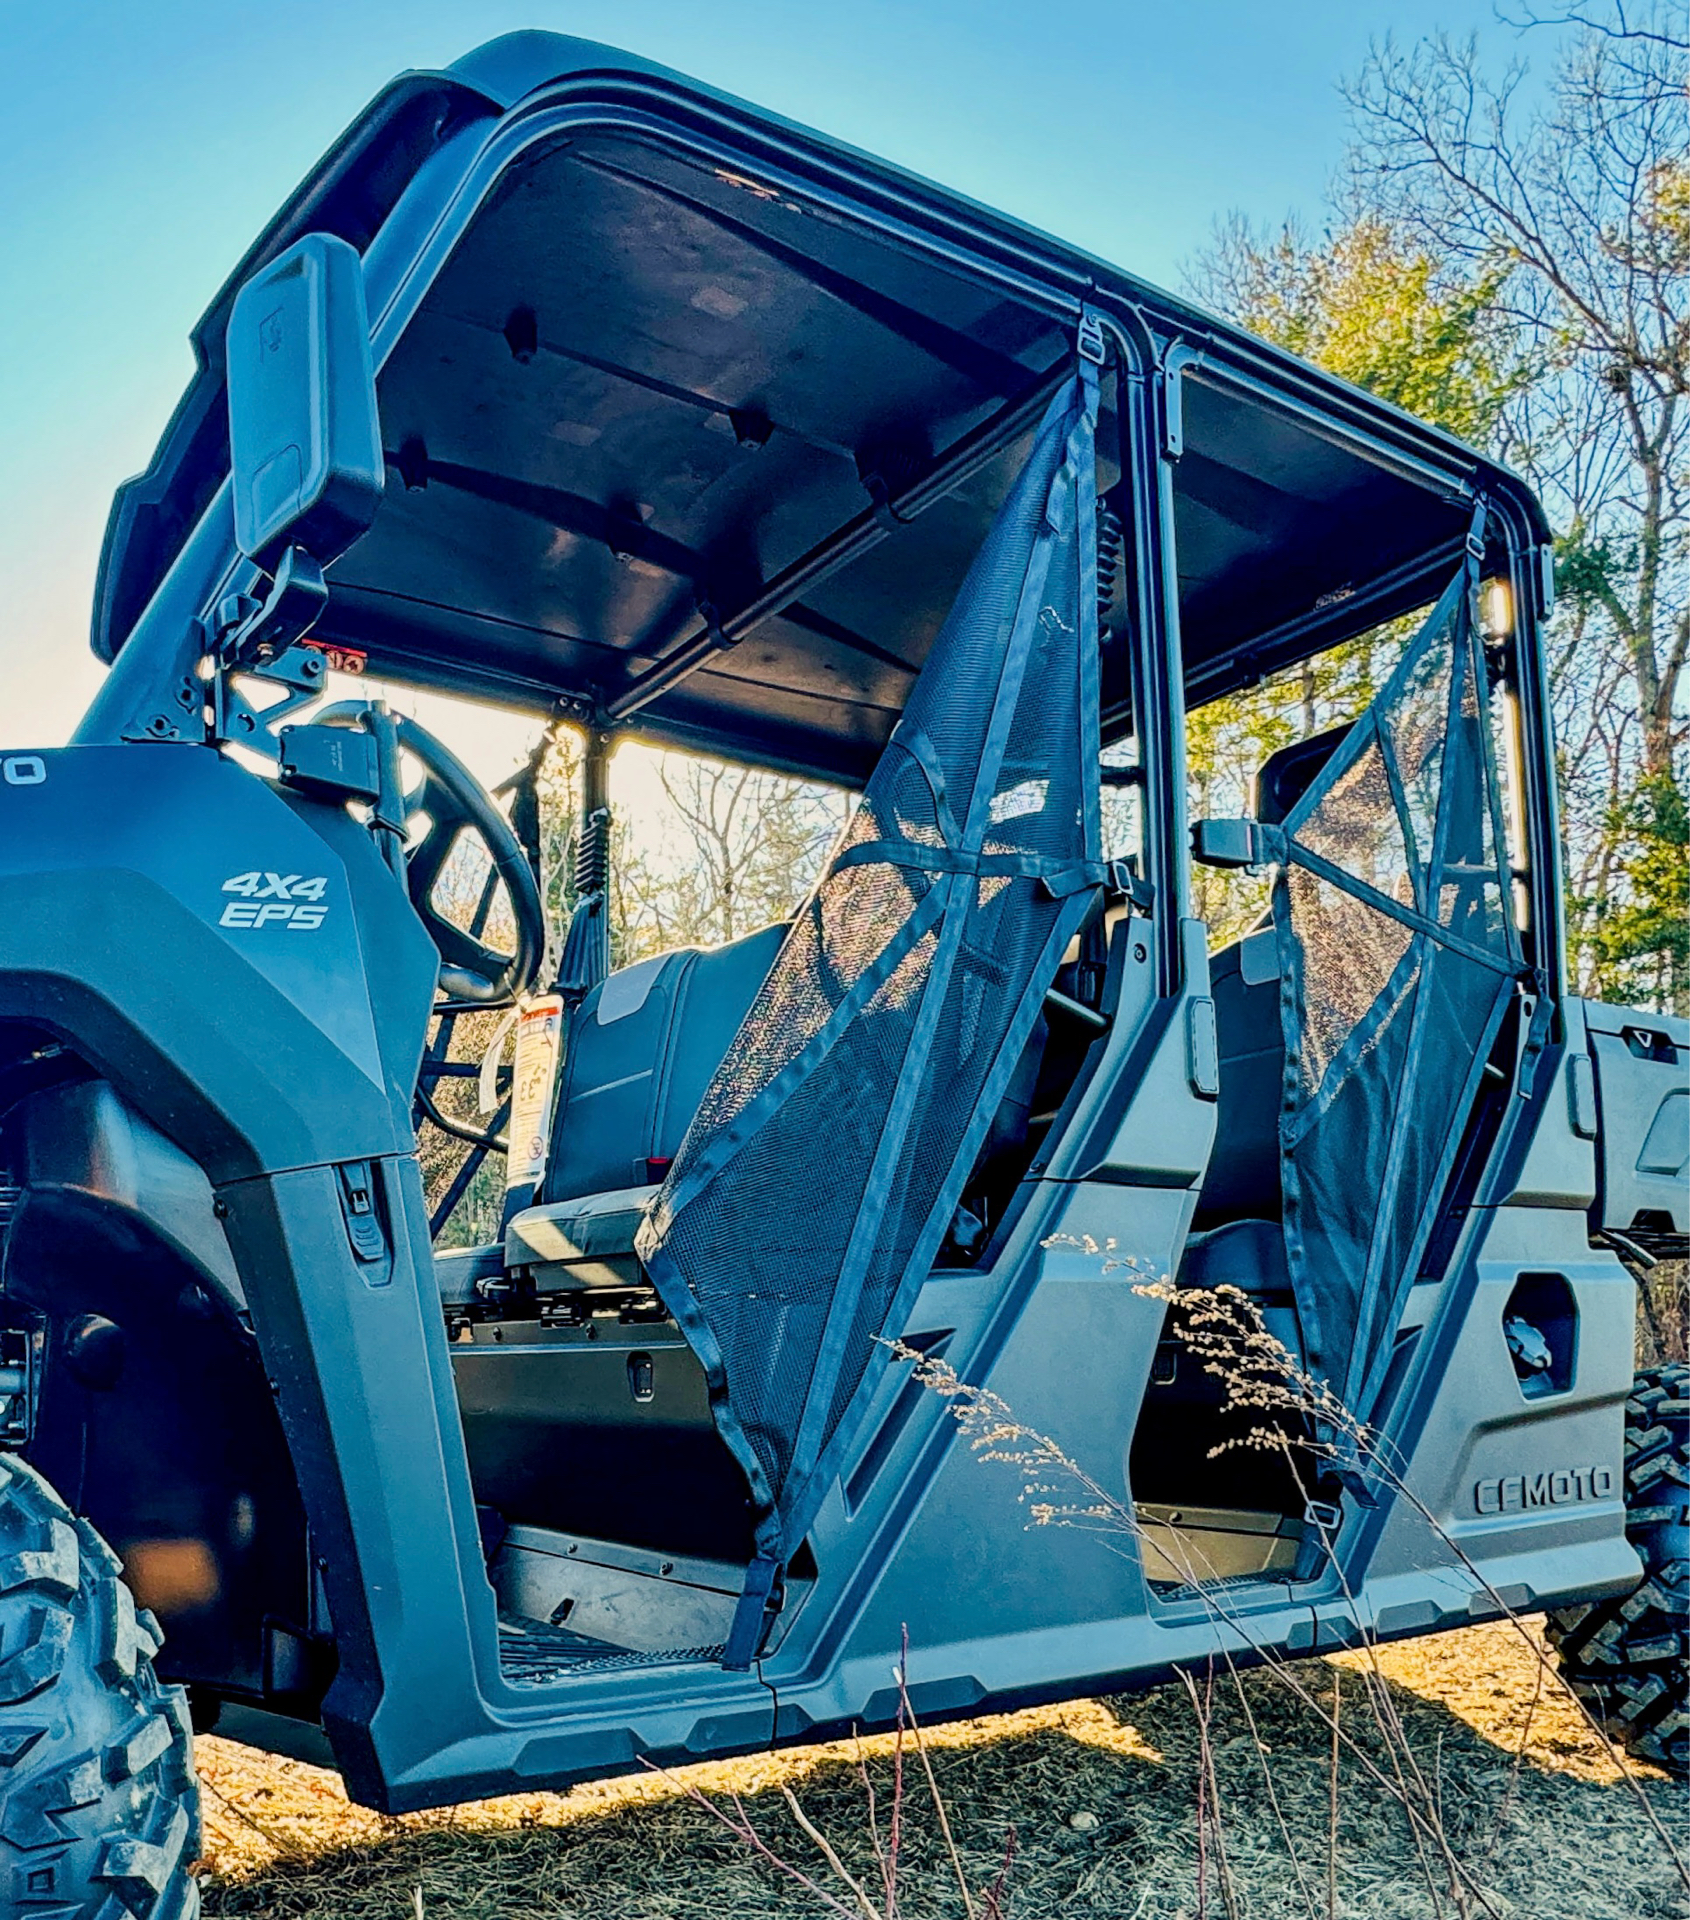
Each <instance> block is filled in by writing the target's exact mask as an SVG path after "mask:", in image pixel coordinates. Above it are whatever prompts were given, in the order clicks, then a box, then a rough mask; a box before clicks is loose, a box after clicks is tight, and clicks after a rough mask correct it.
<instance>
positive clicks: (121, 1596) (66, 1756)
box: [0, 1454, 200, 1920]
mask: <svg viewBox="0 0 1690 1920" xmlns="http://www.w3.org/2000/svg"><path fill="white" fill-rule="evenodd" d="M120 1572H121V1564H120V1562H119V1561H118V1558H117V1556H116V1554H114V1553H113V1552H112V1550H111V1549H110V1548H109V1547H108V1546H107V1545H106V1543H105V1542H104V1541H103V1540H102V1539H101V1538H100V1536H99V1535H98V1534H97V1533H96V1532H95V1531H94V1529H93V1528H92V1527H91V1526H89V1524H88V1523H87V1521H85V1520H79V1519H77V1517H76V1516H75V1515H74V1514H73V1513H72V1512H71V1511H70V1510H69V1508H68V1507H66V1506H65V1505H64V1503H63V1502H62V1501H61V1500H60V1499H59V1498H58V1496H57V1495H56V1494H55V1493H54V1492H53V1491H52V1489H51V1488H50V1487H49V1486H48V1485H47V1483H46V1481H45V1480H43V1479H42V1478H41V1476H40V1475H39V1474H38V1473H36V1472H35V1471H34V1469H33V1468H31V1467H28V1466H26V1465H25V1464H24V1463H23V1462H22V1461H21V1460H19V1459H16V1458H15V1457H14V1456H12V1455H9V1454H6V1455H0V1920H121V1917H122V1916H129V1920H192V1916H193V1915H195V1914H197V1913H198V1912H199V1890H198V1888H197V1887H196V1886H195V1884H194V1881H193V1879H192V1878H191V1876H190V1875H189V1872H188V1868H189V1866H190V1865H191V1863H192V1862H193V1860H194V1859H195V1858H196V1856H197V1855H198V1853H199V1844H200V1823H199V1786H198V1782H197V1781H196V1779H195V1776H194V1759H193V1737H192V1734H191V1732H190V1730H189V1726H188V1712H187V1702H186V1698H185V1696H184V1694H183V1692H182V1689H181V1688H180V1687H166V1686H162V1685H160V1683H159V1680H158V1676H157V1675H156V1674H155V1673H154V1671H153V1661H152V1656H153V1655H154V1654H155V1653H156V1652H157V1651H158V1648H159V1644H160V1640H161V1638H162V1636H161V1635H160V1633H159V1629H158V1622H157V1621H156V1620H154V1618H153V1616H152V1615H151V1614H150V1613H138V1612H137V1611H136V1608H135V1602H134V1600H133V1599H132V1598H131V1596H130V1592H129V1589H128V1588H127V1587H126V1586H125V1585H124V1584H123V1581H122V1580H121V1579H120V1578H119V1577H118V1576H119V1574H120Z"/></svg>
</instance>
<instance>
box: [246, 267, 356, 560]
mask: <svg viewBox="0 0 1690 1920" xmlns="http://www.w3.org/2000/svg"><path fill="white" fill-rule="evenodd" d="M227 348H228V384H229V454H230V471H231V475H232V477H233V481H234V494H235V544H236V545H237V546H238V547H239V548H240V550H241V552H242V553H243V554H245V555H246V556H247V558H248V559H249V560H255V561H256V562H257V563H258V564H259V565H260V566H261V567H263V568H264V569H265V570H266V571H267V572H274V571H275V568H276V565H277V562H278V561H279V560H280V559H281V557H282V556H283V554H285V553H286V552H287V551H288V550H289V549H290V548H292V547H301V548H303V549H304V550H305V552H306V553H307V554H309V555H310V557H311V558H312V559H313V560H314V561H316V563H317V565H318V566H319V567H326V566H328V565H329V564H330V563H331V562H333V561H335V560H338V559H339V558H340V556H341V555H342V554H343V553H345V552H346V550H347V548H348V547H350V546H351V545H352V544H353V542H354V541H355V540H357V539H358V538H359V536H360V535H361V534H364V533H366V532H367V531H368V530H369V527H370V525H371V523H372V522H373V521H374V519H375V517H376V509H377V508H378V507H379V506H380V505H381V494H382V485H383V481H384V479H385V470H384V466H383V462H382V451H381V422H380V419H379V417H378V414H377V411H376V379H375V367H374V364H373V362H372V361H371V358H370V329H369V320H368V316H367V314H366V311H365V307H364V266H363V262H362V261H361V260H360V259H359V257H358V253H357V250H356V249H355V248H353V247H350V246H348V245H347V243H346V242H345V241H344V240H340V239H337V238H336V237H335V236H334V235H333V234H327V233H308V234H307V235H306V236H305V238H304V239H303V240H299V241H296V242H295V243H294V245H293V246H291V247H289V248H288V250H287V251H286V253H283V254H280V255H278V257H277V258H276V259H274V260H272V261H271V262H270V264H269V265H268V266H267V267H263V268H261V269H260V270H259V272H257V273H255V274H254V275H253V277H252V278H251V279H250V280H249V281H248V282H247V283H246V285H245V286H244V287H242V288H241V290H240V292H239V294H237V295H236V297H235V304H234V309H233V311H232V312H231V313H230V315H229V331H228V336H227Z"/></svg>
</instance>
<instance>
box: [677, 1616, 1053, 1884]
mask: <svg viewBox="0 0 1690 1920" xmlns="http://www.w3.org/2000/svg"><path fill="white" fill-rule="evenodd" d="M909 1650H910V1636H909V1629H908V1627H906V1628H905V1629H904V1633H903V1646H902V1649H901V1655H900V1658H899V1661H898V1664H897V1665H896V1666H895V1667H894V1668H893V1669H892V1674H893V1678H894V1679H895V1680H896V1681H897V1684H898V1718H897V1725H896V1729H895V1733H894V1738H893V1747H892V1806H891V1812H890V1816H889V1818H888V1821H887V1827H886V1834H885V1837H884V1839H883V1838H882V1835H881V1825H880V1816H879V1811H878V1803H877V1800H876V1797H875V1791H874V1782H873V1780H872V1779H871V1778H870V1775H869V1770H868V1763H867V1761H866V1760H865V1759H864V1757H863V1754H862V1750H861V1746H860V1745H859V1747H858V1752H857V1772H858V1776H859V1778H860V1779H861V1781H862V1785H863V1806H864V1812H865V1818H866V1823H867V1829H868V1842H869V1847H870V1850H871V1851H872V1853H873V1855H874V1861H875V1866H876V1868H877V1870H878V1873H879V1877H880V1888H879V1892H880V1902H879V1903H877V1902H876V1901H875V1900H873V1899H871V1898H870V1897H869V1892H868V1889H867V1888H866V1887H865V1886H864V1885H863V1883H862V1881H861V1880H860V1879H859V1878H858V1877H857V1876H856V1875H855V1874H853V1873H852V1872H851V1870H850V1868H849V1867H847V1866H846V1864H845V1862H844V1859H843V1858H842V1856H841V1855H840V1852H839V1849H838V1848H837V1847H836V1846H835V1845H834V1844H833V1842H832V1841H831V1840H830V1839H829V1838H828V1837H827V1835H826V1834H825V1833H824V1832H823V1831H822V1830H821V1829H820V1828H819V1827H818V1826H817V1825H816V1824H815V1822H814V1821H813V1820H811V1818H810V1817H809V1815H808V1814H807V1813H806V1812H805V1811H804V1808H803V1805H802V1803H801V1802H800V1800H799V1798H798V1796H797V1794H795V1793H794V1792H793V1790H792V1789H791V1787H788V1786H783V1787H782V1788H781V1796H782V1798H783V1799H784V1800H785V1802H786V1805H787V1810H788V1811H789V1812H790V1813H791V1815H792V1818H793V1821H794V1822H795V1824H796V1825H797V1827H798V1829H799V1831H800V1832H801V1833H802V1834H803V1835H804V1837H805V1838H806V1839H807V1840H809V1842H810V1843H811V1845H812V1846H814V1847H815V1849H816V1851H817V1852H818V1853H819V1854H820V1855H821V1856H822V1858H823V1859H824V1860H825V1861H826V1862H827V1866H828V1871H829V1873H831V1874H832V1876H833V1878H834V1880H835V1882H836V1883H837V1884H838V1885H839V1886H840V1887H842V1888H843V1889H844V1890H845V1893H846V1894H848V1895H849V1901H847V1900H845V1899H843V1898H841V1897H840V1896H839V1895H837V1894H835V1893H834V1892H832V1891H831V1890H830V1889H829V1888H827V1887H825V1886H822V1885H821V1884H819V1883H818V1882H817V1881H815V1880H814V1879H812V1878H811V1877H810V1876H809V1875H808V1874H807V1873H805V1872H804V1871H803V1870H802V1869H801V1868H799V1867H795V1866H794V1865H793V1864H792V1863H791V1861H789V1860H787V1859H786V1858H784V1856H782V1855H781V1854H779V1853H777V1852H776V1851H775V1850H774V1848H772V1847H771V1846H770V1845H769V1844H768V1842H767V1841H766V1840H764V1839H763V1837H762V1836H761V1835H760V1834H759V1833H758V1832H757V1831H756V1829H755V1828H754V1827H753V1826H752V1824H751V1817H750V1815H749V1814H748V1813H747V1812H746V1810H745V1803H744V1802H743V1801H742V1800H741V1799H740V1797H739V1795H738V1794H732V1795H730V1796H729V1799H730V1801H731V1804H732V1807H733V1812H732V1813H731V1814H730V1813H728V1812H727V1811H725V1810H724V1809H723V1808H722V1807H720V1806H718V1805H717V1803H716V1802H715V1801H714V1800H712V1799H711V1798H710V1796H709V1795H708V1794H706V1793H704V1792H702V1791H701V1790H700V1789H699V1788H698V1787H695V1786H694V1785H692V1783H691V1782H690V1781H685V1780H675V1779H674V1776H673V1775H671V1774H670V1773H669V1772H668V1770H667V1769H666V1768H663V1767H659V1766H656V1765H655V1764H654V1763H653V1762H651V1761H649V1760H646V1761H643V1762H642V1764H643V1765H644V1766H646V1767H647V1768H649V1769H650V1771H651V1772H653V1773H659V1774H662V1775H663V1776H664V1778H665V1779H669V1780H672V1781H673V1783H674V1784H675V1785H676V1786H678V1787H679V1788H680V1790H681V1791H682V1792H683V1793H684V1794H685V1795H686V1796H687V1798H688V1799H689V1800H691V1801H693V1802H695V1804H697V1805H698V1806H700V1807H702V1808H703V1809H704V1810H705V1812H707V1813H708V1814H709V1815H710V1816H711V1818H712V1819H713V1820H715V1821H716V1822H717V1823H718V1824H719V1825H721V1826H723V1827H725V1828H726V1829H727V1831H728V1832H729V1833H731V1834H732V1835H733V1836H734V1838H735V1839H736V1840H738V1841H739V1842H740V1843H741V1844H742V1845H743V1846H746V1847H748V1848H749V1849H750V1850H751V1851H752V1852H753V1853H755V1854H757V1855H758V1856H759V1857H760V1858H762V1859H764V1860H767V1861H768V1862H769V1864H770V1865H771V1866H773V1867H775V1868H776V1869H777V1870H778V1871H779V1872H781V1873H782V1874H784V1875H785V1876H786V1877H787V1878H788V1879H789V1880H794V1881H796V1882H797V1883H798V1884H799V1885H800V1886H802V1887H804V1888H806V1889H807V1890H808V1891H809V1892H811V1893H813V1894H814V1895H815V1896H816V1898H817V1899H818V1900H820V1901H821V1903H822V1904H823V1906H824V1907H825V1908H826V1909H827V1911H828V1912H829V1913H833V1914H839V1915H843V1916H845V1917H846V1920H902V1916H903V1909H902V1907H901V1906H900V1904H899V1898H900V1890H899V1882H898V1872H899V1858H900V1854H901V1852H902V1847H903V1839H904V1831H905V1821H906V1817H907V1814H908V1811H909V1808H908V1801H907V1796H906V1789H905V1780H904V1751H905V1747H904V1743H905V1740H906V1738H908V1739H909V1740H910V1741H911V1742H912V1743H913V1744H914V1746H915V1750H916V1753H917V1755H918V1757H919V1759H920V1761H921V1770H922V1773H923V1775H924V1777H925V1778H926V1781H927V1791H928V1794H929V1796H930V1797H931V1799H932V1802H933V1813H934V1817H935V1819H936V1820H937V1822H938V1827H939V1832H940V1834H941V1836H942V1837H943V1839H944V1843H945V1851H946V1854H947V1857H948V1858H949V1860H950V1865H951V1872H952V1874H953V1875H954V1877H955V1879H956V1884H957V1892H958V1893H959V1894H960V1895H961V1897H962V1910H963V1913H964V1914H965V1915H966V1916H967V1920H1007V1911H1008V1910H1007V1905H1006V1903H1007V1900H1008V1897H1009V1884H1010V1873H1011V1871H1012V1869H1013V1867H1014V1865H1015V1829H1014V1827H1011V1828H1010V1829H1009V1831H1008V1834H1007V1837H1006V1839H1005V1841H1004V1851H1003V1860H1002V1863H1001V1864H1000V1866H999V1868H998V1872H997V1876H996V1878H995V1879H994V1880H993V1881H992V1884H991V1885H990V1886H989V1887H987V1888H986V1890H985V1892H984V1893H983V1894H978V1895H977V1894H976V1892H975V1890H974V1888H973V1887H971V1886H970V1885H969V1881H968V1875H967V1872H966V1871H965V1870H964V1867H963V1864H962V1855H961V1853H960V1852H959V1851H958V1849H957V1844H956V1839H955V1836H954V1833H953V1831H952V1827H951V1820H950V1813H949V1811H948V1809H947V1808H946V1806H945V1797H944V1795H943V1794H942V1793H941V1792H940V1791H939V1782H938V1780H937V1779H936V1778H935V1777H934V1773H933V1762H932V1760H931V1758H930V1756H929V1754H928V1751H927V1742H926V1739H925V1737H924V1736H923V1734H922V1730H921V1722H920V1721H919V1720H918V1719H917V1718H916V1715H915V1710H914V1709H913V1708H912V1707H911V1705H910V1696H909V1684H908V1680H907V1677H906V1676H907V1673H908V1670H909Z"/></svg>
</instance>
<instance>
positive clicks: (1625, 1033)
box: [1584, 1002, 1690, 1242]
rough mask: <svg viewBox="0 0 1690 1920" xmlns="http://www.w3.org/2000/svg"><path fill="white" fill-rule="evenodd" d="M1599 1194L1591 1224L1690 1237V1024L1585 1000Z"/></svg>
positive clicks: (1663, 1016) (1651, 1234) (1624, 1230)
mask: <svg viewBox="0 0 1690 1920" xmlns="http://www.w3.org/2000/svg"><path fill="white" fill-rule="evenodd" d="M1584 1020H1585V1026H1586V1028H1587V1029H1588V1031H1589V1034H1590V1057H1591V1060H1592V1062H1593V1064H1594V1066H1595V1073H1596V1105H1597V1112H1598V1116H1599V1122H1600V1127H1601V1151H1600V1170H1601V1191H1600V1193H1599V1195H1598V1198H1597V1204H1596V1210H1595V1212H1594V1213H1593V1214H1592V1216H1591V1217H1592V1221H1593V1223H1594V1224H1595V1225H1597V1226H1599V1227H1606V1228H1611V1229H1613V1230H1615V1231H1617V1232H1619V1233H1624V1234H1630V1233H1634V1232H1639V1233H1642V1234H1643V1235H1644V1236H1645V1238H1651V1237H1654V1236H1657V1235H1664V1236H1667V1237H1669V1238H1675V1239H1677V1240H1678V1241H1680V1242H1683V1241H1684V1240H1685V1238H1686V1236H1687V1235H1690V1021H1687V1020H1685V1019H1683V1018H1682V1017H1681V1016H1678V1017H1675V1016H1674V1015H1671V1014H1661V1013H1647V1012H1642V1011H1639V1010H1638V1009H1637V1008H1635V1007H1608V1006H1602V1005H1599V1004H1597V1003H1595V1002H1588V1003H1587V1004H1586V1005H1585V1008H1584Z"/></svg>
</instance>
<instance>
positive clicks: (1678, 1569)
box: [1549, 1364, 1690, 1774]
mask: <svg viewBox="0 0 1690 1920" xmlns="http://www.w3.org/2000/svg"><path fill="white" fill-rule="evenodd" d="M1625 1502H1626V1537H1627V1539H1629V1540H1630V1542H1631V1544H1632V1545H1633V1546H1634V1547H1635V1548H1636V1549H1637V1551H1638V1553H1639V1554H1640V1555H1641V1556H1642V1559H1643V1582H1642V1584H1641V1585H1640V1586H1637V1587H1634V1588H1633V1589H1632V1591H1631V1592H1630V1593H1627V1594H1622V1595H1621V1596H1620V1598H1618V1599H1617V1600H1602V1601H1598V1602H1597V1603H1596V1604H1595V1605H1593V1606H1586V1607H1563V1608H1561V1609H1560V1610H1559V1611H1558V1612H1556V1613H1552V1614H1550V1616H1549V1639H1550V1642H1551V1644H1552V1645H1553V1646H1554V1648H1555V1650H1556V1653H1557V1654H1558V1655H1559V1657H1560V1662H1561V1672H1562V1674H1563V1675H1564V1676H1565V1678H1566V1679H1567V1680H1568V1681H1569V1682H1570V1683H1571V1684H1572V1687H1573V1689H1574V1691H1575V1692H1576V1693H1577V1694H1578V1696H1579V1698H1580V1699H1581V1700H1583V1701H1584V1703H1585V1705H1586V1706H1588V1707H1589V1708H1590V1709H1591V1711H1592V1712H1593V1713H1594V1714H1595V1715H1596V1717H1597V1718H1598V1719H1599V1720H1600V1721H1601V1722H1602V1723H1603V1725H1604V1726H1605V1727H1606V1728H1607V1729H1608V1732H1609V1734H1610V1735H1611V1736H1612V1738H1613V1739H1615V1740H1616V1741H1618V1742H1619V1744H1620V1745H1622V1746H1624V1747H1626V1748H1628V1749H1629V1750H1630V1751H1631V1752H1632V1753H1634V1754H1636V1755H1637V1757H1638V1758H1639V1759H1640V1760H1652V1761H1653V1762H1654V1763H1655V1765H1656V1766H1658V1767H1665V1768H1666V1769H1667V1770H1668V1771H1669V1772H1671V1773H1678V1774H1690V1562H1687V1559H1686V1553H1687V1549H1690V1538H1687V1535H1690V1528H1687V1525H1686V1523H1687V1521H1690V1367H1686V1366H1683V1365H1676V1364H1675V1365H1670V1366H1664V1367H1651V1368H1650V1369H1649V1370H1648V1371H1647V1372H1645V1373H1640V1374H1639V1375H1638V1376H1637V1382H1636V1385H1635V1386H1634V1387H1633V1389H1632V1394H1631V1398H1630V1399H1629V1400H1628V1401H1627V1402H1626V1408H1625Z"/></svg>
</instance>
